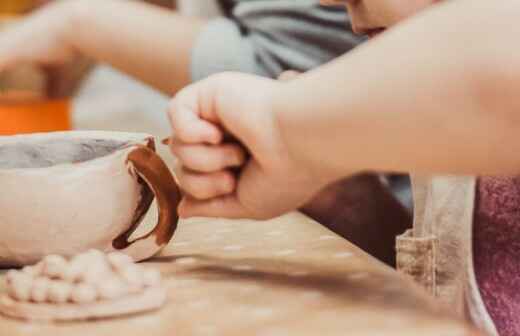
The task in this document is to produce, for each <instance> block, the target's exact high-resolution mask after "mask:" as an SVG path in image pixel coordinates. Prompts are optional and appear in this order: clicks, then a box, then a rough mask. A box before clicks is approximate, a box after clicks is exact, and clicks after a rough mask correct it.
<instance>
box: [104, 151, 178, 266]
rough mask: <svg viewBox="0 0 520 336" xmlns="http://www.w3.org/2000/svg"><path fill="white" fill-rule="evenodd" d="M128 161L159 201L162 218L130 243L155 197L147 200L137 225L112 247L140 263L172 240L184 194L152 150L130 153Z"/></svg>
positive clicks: (160, 216)
mask: <svg viewBox="0 0 520 336" xmlns="http://www.w3.org/2000/svg"><path fill="white" fill-rule="evenodd" d="M127 160H128V163H129V164H130V165H131V166H132V167H133V170H134V171H135V172H136V173H137V175H138V176H139V177H140V178H142V179H143V180H144V181H145V182H146V184H147V185H148V186H149V187H150V189H151V190H152V191H153V193H154V195H155V197H156V198H157V205H158V210H159V218H158V222H157V225H156V226H155V228H154V229H153V230H152V231H151V232H149V233H148V234H146V235H145V236H143V237H140V238H136V239H134V240H132V241H129V240H128V239H129V238H130V235H132V233H133V232H134V231H135V230H136V229H137V227H138V226H139V224H140V223H139V222H140V220H141V217H142V216H144V214H145V213H146V210H147V207H148V206H149V205H150V203H151V201H152V199H153V198H150V199H148V200H145V201H144V202H143V203H145V208H144V209H141V210H138V218H136V219H135V225H133V226H132V227H131V228H130V229H129V230H128V231H127V232H125V233H123V234H122V235H121V236H119V237H118V238H116V239H115V240H114V242H113V247H114V248H115V249H116V250H119V251H120V252H123V253H125V254H127V255H129V256H131V257H132V258H133V259H134V260H135V261H141V260H145V259H148V258H151V257H153V256H154V255H156V254H157V253H158V252H160V251H161V249H163V248H164V247H165V246H166V245H167V244H168V243H169V242H170V240H171V239H172V237H173V234H174V233H175V230H176V229H177V223H178V220H179V215H178V213H177V207H178V206H179V203H180V201H181V192H180V189H179V187H178V185H177V183H176V181H175V179H174V177H173V175H172V174H171V172H170V170H169V169H168V167H167V166H166V164H165V163H164V161H163V160H162V159H161V157H160V156H159V155H158V154H157V153H156V152H155V151H154V150H153V149H150V148H148V147H146V146H137V147H136V148H135V149H133V150H132V151H131V152H130V153H129V154H128V157H127ZM139 212H140V213H139Z"/></svg>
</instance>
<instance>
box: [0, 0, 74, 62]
mask: <svg viewBox="0 0 520 336" xmlns="http://www.w3.org/2000/svg"><path fill="white" fill-rule="evenodd" d="M73 3H74V2H69V1H58V2H56V3H51V4H49V5H47V6H45V7H43V8H42V9H41V10H37V11H36V12H34V14H31V15H29V16H28V17H27V18H25V19H22V20H21V21H20V22H16V23H13V24H12V26H9V27H7V28H6V29H5V30H3V31H2V33H1V34H0V71H2V70H5V69H7V68H10V67H13V66H16V65H18V64H22V63H24V64H42V65H57V64H64V63H66V62H67V61H69V60H71V59H73V57H74V55H75V52H74V50H73V49H72V48H70V47H69V46H68V44H67V43H65V34H67V29H68V28H69V24H70V22H69V20H70V16H71V13H72V11H71V10H72V4H73Z"/></svg>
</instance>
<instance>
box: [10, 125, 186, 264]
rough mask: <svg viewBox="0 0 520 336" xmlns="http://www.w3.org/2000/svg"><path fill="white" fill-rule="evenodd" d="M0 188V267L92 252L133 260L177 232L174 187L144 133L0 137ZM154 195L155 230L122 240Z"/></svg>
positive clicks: (155, 250) (146, 255)
mask: <svg viewBox="0 0 520 336" xmlns="http://www.w3.org/2000/svg"><path fill="white" fill-rule="evenodd" d="M0 186H1V188H2V190H1V192H0V232H1V234H0V266H21V265H27V264H32V263H35V262H37V261H39V260H40V259H41V258H42V257H44V256H45V255H48V254H59V255H64V256H72V255H75V254H77V253H80V252H82V251H85V250H88V249H92V248H94V249H99V250H103V251H113V250H119V251H121V252H124V253H126V254H128V255H130V256H131V257H132V258H134V260H136V261H140V260H144V259H147V258H149V257H151V256H153V255H155V254H156V253H158V252H159V251H160V250H161V248H163V247H164V246H165V245H166V244H167V243H168V242H169V241H170V239H171V238H172V236H173V233H174V231H175V229H176V227H177V221H178V216H177V206H178V203H179V201H180V192H179V189H178V187H177V184H176V183H175V180H174V178H173V176H172V175H171V173H170V171H169V170H168V168H167V166H166V165H165V164H164V162H163V161H162V160H161V159H160V157H159V156H158V155H157V154H156V153H155V145H154V140H153V138H152V137H151V136H149V135H145V134H131V133H115V132H56V133H46V134H43V133H42V134H31V135H18V136H10V137H0ZM154 194H155V196H156V197H157V204H158V207H159V217H158V223H157V225H156V227H155V228H154V229H153V230H152V231H151V232H150V233H148V234H147V235H145V236H144V237H141V238H137V239H134V240H132V241H129V237H130V236H131V235H132V233H133V232H134V231H135V230H136V229H137V227H138V226H139V224H140V222H141V220H142V218H143V217H144V215H145V214H146V212H147V211H148V209H149V207H150V204H151V203H152V200H153V196H154Z"/></svg>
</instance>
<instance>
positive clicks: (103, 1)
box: [0, 0, 205, 94]
mask: <svg viewBox="0 0 520 336" xmlns="http://www.w3.org/2000/svg"><path fill="white" fill-rule="evenodd" d="M204 24H205V21H204V20H202V19H197V18H187V17H183V16H182V15H179V14H177V13H175V12H172V11H169V10H165V9H162V8H160V7H156V6H152V5H149V4H145V3H141V2H136V1H125V0H88V1H87V0H82V1H56V2H52V3H50V4H49V5H48V6H45V7H44V8H43V9H41V10H39V11H36V12H35V13H34V14H33V15H30V16H28V17H27V18H26V19H24V20H22V21H21V22H20V23H19V24H14V25H12V26H11V27H10V28H9V29H7V30H6V31H3V32H2V34H1V35H0V72H1V71H6V70H9V69H12V68H13V67H15V66H16V65H18V64H22V63H24V64H35V65H42V64H43V65H52V66H61V65H63V64H67V63H69V62H71V61H74V60H76V59H78V58H80V57H87V58H90V59H93V60H95V61H99V62H106V63H108V64H110V65H112V66H114V67H116V68H118V69H120V70H122V71H123V72H126V73H128V74H130V75H132V76H134V77H136V78H138V79H140V80H142V81H144V82H146V83H148V84H150V85H151V86H153V87H155V88H157V89H159V90H162V91H163V92H165V93H167V94H173V93H174V92H176V91H177V90H179V89H180V88H182V87H183V86H185V85H187V84H189V83H190V82H191V76H190V59H191V52H192V48H193V44H194V41H195V40H196V37H197V34H198V32H199V31H200V29H201V28H202V27H203V26H204ZM78 56H80V57H78Z"/></svg>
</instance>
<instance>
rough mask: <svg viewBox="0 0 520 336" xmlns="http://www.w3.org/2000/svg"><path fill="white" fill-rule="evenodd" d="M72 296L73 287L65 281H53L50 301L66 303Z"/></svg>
mask: <svg viewBox="0 0 520 336" xmlns="http://www.w3.org/2000/svg"><path fill="white" fill-rule="evenodd" d="M71 294H72V285H71V284H69V283H67V282H65V281H52V282H51V283H50V285H49V292H48V301H50V302H52V303H65V302H67V301H68V300H69V299H70V297H71Z"/></svg>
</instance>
